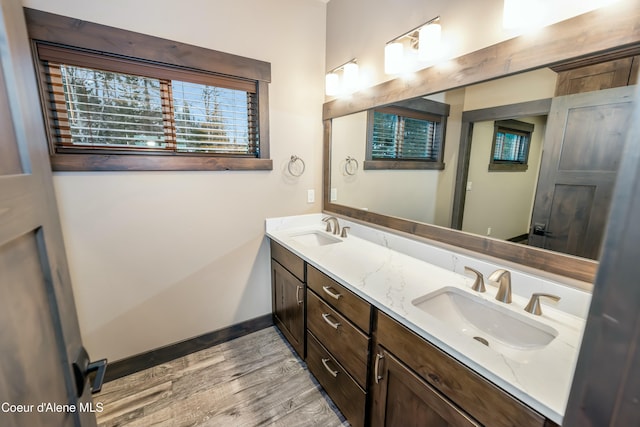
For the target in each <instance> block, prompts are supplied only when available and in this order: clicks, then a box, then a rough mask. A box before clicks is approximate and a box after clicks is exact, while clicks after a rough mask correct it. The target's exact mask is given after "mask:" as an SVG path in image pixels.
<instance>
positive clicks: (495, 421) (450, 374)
mask: <svg viewBox="0 0 640 427" xmlns="http://www.w3.org/2000/svg"><path fill="white" fill-rule="evenodd" d="M377 337H378V342H379V344H380V345H383V346H384V347H386V348H387V349H389V351H391V352H392V353H393V354H394V355H395V356H397V357H398V359H400V360H402V361H403V362H404V363H405V364H406V365H407V366H409V367H410V368H411V369H413V370H414V371H416V372H417V373H418V374H419V375H420V376H421V377H422V378H423V379H424V380H426V381H427V382H428V383H429V384H431V385H432V386H433V387H435V388H436V389H437V390H439V391H440V392H441V393H443V394H444V395H445V396H447V397H448V398H449V399H451V400H452V401H453V402H454V403H455V404H457V405H458V406H460V407H462V408H464V410H465V411H466V412H467V413H469V415H471V416H472V417H473V418H475V419H476V420H478V421H480V422H481V423H482V424H483V425H486V426H492V427H511V426H519V427H542V426H544V423H545V419H544V417H543V416H541V415H540V414H538V413H537V412H535V411H533V410H532V409H530V408H529V407H527V406H525V405H524V404H522V403H520V402H519V401H518V400H516V399H515V398H513V397H512V396H511V395H510V394H508V393H507V392H505V391H503V390H501V389H500V388H498V387H496V386H495V385H494V384H492V383H490V382H489V381H487V380H485V379H484V378H482V377H481V376H480V375H478V374H476V373H475V372H474V371H472V370H471V369H469V368H467V367H466V366H464V365H462V364H461V363H460V362H458V361H456V360H455V359H453V358H451V357H450V356H449V355H447V354H446V353H444V352H442V351H441V350H439V349H437V348H436V347H434V346H433V345H431V344H429V343H428V342H427V341H425V340H424V339H422V338H421V337H419V336H418V335H416V334H414V333H413V332H412V331H410V330H409V329H407V328H406V327H404V326H402V325H401V324H400V323H398V322H396V321H395V320H393V319H392V318H390V317H389V316H387V315H385V314H384V313H378V327H377Z"/></svg>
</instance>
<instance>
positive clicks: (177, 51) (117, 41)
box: [24, 8, 273, 171]
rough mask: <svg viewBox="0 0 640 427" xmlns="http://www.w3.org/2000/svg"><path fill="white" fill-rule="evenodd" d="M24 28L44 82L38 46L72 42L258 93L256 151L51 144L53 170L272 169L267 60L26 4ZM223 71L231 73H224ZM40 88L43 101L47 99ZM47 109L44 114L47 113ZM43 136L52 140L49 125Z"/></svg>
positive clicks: (50, 47)
mask: <svg viewBox="0 0 640 427" xmlns="http://www.w3.org/2000/svg"><path fill="white" fill-rule="evenodd" d="M24 13H25V18H26V22H27V30H28V32H29V37H30V39H31V41H32V51H33V56H34V58H36V59H35V60H36V62H37V64H38V65H37V66H38V79H39V84H40V85H41V86H42V84H43V81H44V80H43V78H44V69H43V68H44V67H43V66H42V65H41V61H39V60H38V59H37V58H38V50H39V49H41V50H44V51H46V52H47V53H48V54H51V55H54V54H55V53H56V52H57V53H59V52H60V49H64V48H67V49H68V48H73V49H76V50H77V52H78V54H81V53H82V51H85V52H89V53H93V54H95V53H98V54H102V55H104V56H105V58H108V59H105V60H116V62H117V61H127V60H132V61H133V62H132V64H138V65H139V66H141V67H145V68H146V69H147V70H153V69H156V70H162V71H158V72H163V73H166V72H167V70H170V71H171V72H172V73H175V74H174V76H175V77H173V78H174V79H176V80H177V79H182V80H186V81H191V82H194V83H199V81H197V80H198V77H197V75H198V74H200V75H201V76H202V75H203V74H209V75H215V76H216V77H214V78H217V79H218V80H219V82H220V83H222V84H224V82H225V80H236V81H237V80H239V79H241V80H246V81H247V83H248V84H253V87H255V89H254V90H255V92H256V93H257V98H258V114H259V124H258V129H259V141H260V145H259V157H233V156H211V155H191V154H182V153H158V154H155V153H154V154H149V153H136V154H127V155H122V154H118V153H117V152H104V153H101V152H94V153H83V154H80V153H74V154H68V153H64V152H62V153H61V152H55V151H54V150H50V160H51V167H52V170H54V171H122V170H131V171H151V170H169V171H181V170H215V171H221V170H273V161H272V160H271V159H270V158H269V156H270V150H269V90H268V84H269V82H270V81H271V65H270V64H269V63H268V62H263V61H258V60H254V59H250V58H245V57H241V56H237V55H232V54H227V53H224V52H218V51H214V50H211V49H206V48H202V47H198V46H192V45H188V44H184V43H179V42H175V41H171V40H166V39H162V38H158V37H154V36H149V35H145V34H140V33H135V32H132V31H127V30H122V29H119V28H114V27H109V26H105V25H100V24H95V23H91V22H86V21H81V20H78V19H74V18H69V17H66V16H61V15H55V14H51V13H48V12H43V11H39V10H34V9H29V8H24ZM178 76H180V77H178ZM225 76H231V77H230V78H227V77H225ZM45 95H46V94H45V93H44V92H43V91H41V94H40V96H41V102H42V103H43V104H42V105H46V102H47V101H46V99H45V98H44V97H45ZM46 116H47V115H46V114H45V119H46ZM47 137H48V139H49V141H52V135H51V131H50V129H49V126H47Z"/></svg>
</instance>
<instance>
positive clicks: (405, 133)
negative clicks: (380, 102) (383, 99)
mask: <svg viewBox="0 0 640 427" xmlns="http://www.w3.org/2000/svg"><path fill="white" fill-rule="evenodd" d="M412 106H414V107H415V106H417V107H420V110H417V109H413V108H406V107H404V106H398V105H393V106H389V107H383V108H376V109H375V110H370V111H369V112H368V117H367V152H366V160H365V162H364V169H438V170H442V169H444V163H443V162H442V157H443V152H444V129H445V126H446V120H447V116H448V115H449V106H448V105H447V104H442V103H439V102H435V101H431V100H421V101H414V105H412Z"/></svg>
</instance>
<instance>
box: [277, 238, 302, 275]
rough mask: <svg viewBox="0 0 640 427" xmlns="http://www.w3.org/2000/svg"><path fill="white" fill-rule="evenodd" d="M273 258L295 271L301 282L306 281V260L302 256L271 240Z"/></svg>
mask: <svg viewBox="0 0 640 427" xmlns="http://www.w3.org/2000/svg"><path fill="white" fill-rule="evenodd" d="M271 258H273V259H275V260H276V261H278V262H279V263H280V265H282V266H283V267H284V268H286V269H287V270H289V271H290V272H291V273H293V275H294V276H296V277H297V278H298V280H300V281H301V282H304V281H305V277H304V261H303V260H302V258H299V257H298V256H296V255H294V254H293V253H292V252H291V251H289V250H287V249H285V248H284V247H282V246H281V245H279V244H278V243H276V242H274V241H273V240H272V241H271Z"/></svg>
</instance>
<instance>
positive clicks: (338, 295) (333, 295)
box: [322, 286, 342, 299]
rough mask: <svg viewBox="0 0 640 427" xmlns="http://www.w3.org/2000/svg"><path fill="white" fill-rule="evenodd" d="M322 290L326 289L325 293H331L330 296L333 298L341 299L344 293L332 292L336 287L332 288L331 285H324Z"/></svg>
mask: <svg viewBox="0 0 640 427" xmlns="http://www.w3.org/2000/svg"><path fill="white" fill-rule="evenodd" d="M322 290H323V291H324V293H325V294H327V295H329V296H330V297H331V298H333V299H340V297H341V296H342V295H340V294H337V293H335V292H332V291H333V290H334V289H332V288H331V287H329V286H323V287H322Z"/></svg>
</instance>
